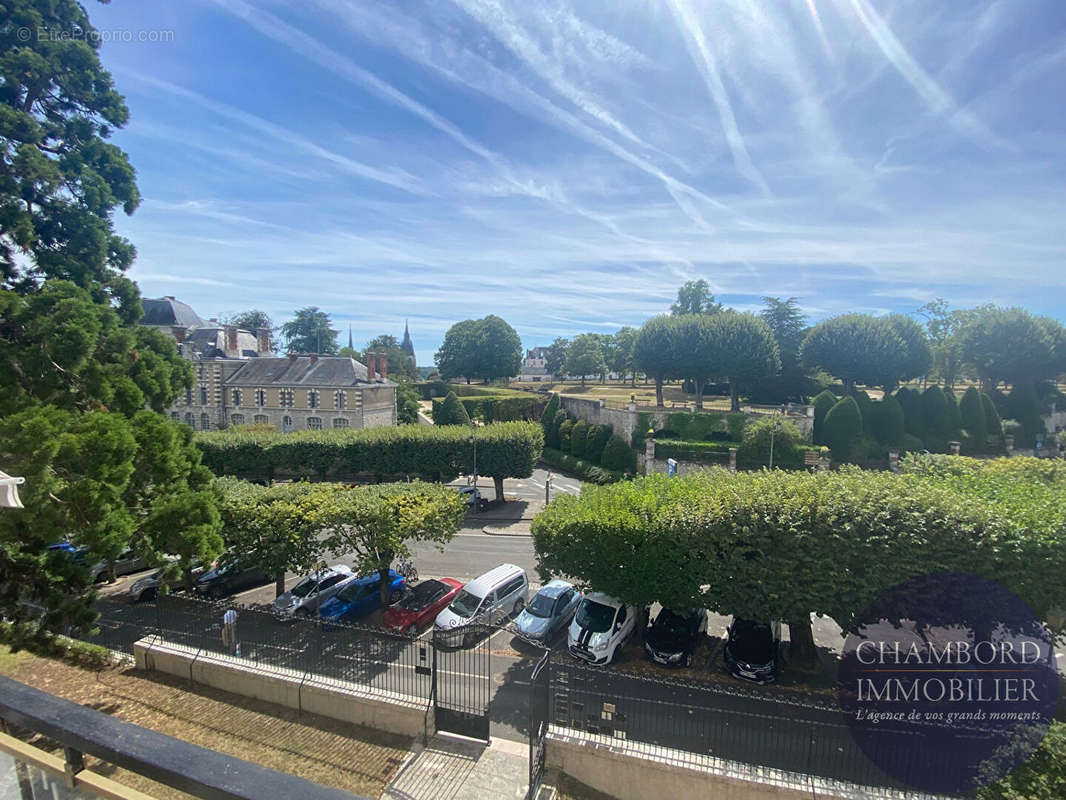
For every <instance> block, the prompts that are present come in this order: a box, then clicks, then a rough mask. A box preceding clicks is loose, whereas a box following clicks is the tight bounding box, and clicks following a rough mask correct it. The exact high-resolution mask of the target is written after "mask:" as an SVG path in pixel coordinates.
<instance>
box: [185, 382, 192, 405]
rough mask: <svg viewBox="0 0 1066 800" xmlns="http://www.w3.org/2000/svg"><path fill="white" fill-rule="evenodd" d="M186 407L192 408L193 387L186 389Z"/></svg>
mask: <svg viewBox="0 0 1066 800" xmlns="http://www.w3.org/2000/svg"><path fill="white" fill-rule="evenodd" d="M185 405H187V406H191V405H192V387H191V386H186V387H185Z"/></svg>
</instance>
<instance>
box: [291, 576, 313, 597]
mask: <svg viewBox="0 0 1066 800" xmlns="http://www.w3.org/2000/svg"><path fill="white" fill-rule="evenodd" d="M316 586H318V576H317V575H308V576H307V577H306V578H304V579H303V580H302V581H300V582H299V583H298V584H296V585H295V586H293V587H292V588H291V589H289V593H290V594H291V595H292V596H293V597H307V595H309V594H311V593H312V592H313V591H314V590H315V587H316Z"/></svg>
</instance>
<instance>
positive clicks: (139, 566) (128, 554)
mask: <svg viewBox="0 0 1066 800" xmlns="http://www.w3.org/2000/svg"><path fill="white" fill-rule="evenodd" d="M114 564H115V575H116V576H118V575H129V574H131V573H133V572H140V571H141V570H143V569H148V560H147V559H145V558H143V557H141V556H139V555H137V554H136V553H134V552H133V551H132V550H127V551H125V552H124V553H122V554H121V555H120V556H119V557H118V558H116V559H115V561H114ZM110 574H111V573H110V564H108V562H107V560H103V561H97V562H96V563H95V564H93V565H92V566H91V567H89V580H90V581H91V582H92V583H99V582H100V581H103V580H107V578H108V576H109V575H110Z"/></svg>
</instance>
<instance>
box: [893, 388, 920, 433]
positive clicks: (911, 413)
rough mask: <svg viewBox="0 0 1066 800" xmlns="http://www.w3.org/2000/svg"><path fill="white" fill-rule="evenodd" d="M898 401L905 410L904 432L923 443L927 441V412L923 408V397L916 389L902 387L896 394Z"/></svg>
mask: <svg viewBox="0 0 1066 800" xmlns="http://www.w3.org/2000/svg"><path fill="white" fill-rule="evenodd" d="M896 400H898V401H899V405H900V408H902V409H903V430H904V432H906V433H907V434H909V435H910V436H913V437H915V438H916V439H919V440H921V441H924V440H925V434H926V429H925V411H924V409H923V407H922V396H921V394H919V393H918V392H917V391H915V390H914V389H908V388H907V387H906V386H904V387H901V388H900V389H899V391H897V392H896Z"/></svg>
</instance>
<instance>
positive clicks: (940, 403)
mask: <svg viewBox="0 0 1066 800" xmlns="http://www.w3.org/2000/svg"><path fill="white" fill-rule="evenodd" d="M921 400H922V416H923V417H924V419H925V433H926V435H925V436H923V437H922V438H923V439H925V441H926V445H927V446H928V445H929V444H930V443H931V442H937V443H939V442H947V440H948V439H950V438H951V437H952V435H953V431H952V429H951V416H950V414H949V412H948V399H947V397H946V396H945V395H944V391H943V390H942V389H941V388H940V387H939V386H930V387H929V388H928V389H926V390H925V391H924V392H922V394H921ZM930 449H932V448H931V447H930ZM937 449H938V450H939V449H943V448H942V447H938V448H937Z"/></svg>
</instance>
